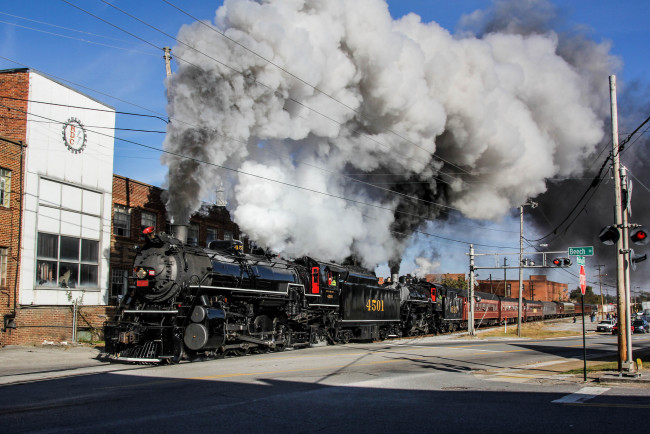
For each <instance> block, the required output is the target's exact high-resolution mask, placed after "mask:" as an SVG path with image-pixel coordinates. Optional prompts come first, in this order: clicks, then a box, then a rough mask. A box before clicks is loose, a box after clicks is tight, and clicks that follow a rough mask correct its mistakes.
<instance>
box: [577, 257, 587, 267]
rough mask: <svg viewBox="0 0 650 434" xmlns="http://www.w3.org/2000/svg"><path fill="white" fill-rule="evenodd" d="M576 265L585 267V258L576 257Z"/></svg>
mask: <svg viewBox="0 0 650 434" xmlns="http://www.w3.org/2000/svg"><path fill="white" fill-rule="evenodd" d="M576 263H577V264H578V265H585V257H584V256H577V257H576Z"/></svg>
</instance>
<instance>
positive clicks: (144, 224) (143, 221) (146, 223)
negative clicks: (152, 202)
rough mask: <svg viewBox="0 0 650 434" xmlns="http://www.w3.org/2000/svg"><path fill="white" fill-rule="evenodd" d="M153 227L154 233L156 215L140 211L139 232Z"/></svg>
mask: <svg viewBox="0 0 650 434" xmlns="http://www.w3.org/2000/svg"><path fill="white" fill-rule="evenodd" d="M151 226H153V229H154V232H155V231H156V214H154V213H152V212H149V211H142V215H141V218H140V232H142V231H144V230H145V229H147V228H148V227H151Z"/></svg>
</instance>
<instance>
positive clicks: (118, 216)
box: [113, 205, 131, 237]
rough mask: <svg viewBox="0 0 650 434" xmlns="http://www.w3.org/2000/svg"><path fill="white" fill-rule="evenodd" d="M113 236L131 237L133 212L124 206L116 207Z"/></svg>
mask: <svg viewBox="0 0 650 434" xmlns="http://www.w3.org/2000/svg"><path fill="white" fill-rule="evenodd" d="M113 234H114V235H119V236H122V237H129V236H131V210H130V209H129V208H127V207H125V206H123V205H115V214H114V216H113Z"/></svg>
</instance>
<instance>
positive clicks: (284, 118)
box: [164, 0, 617, 266]
mask: <svg viewBox="0 0 650 434" xmlns="http://www.w3.org/2000/svg"><path fill="white" fill-rule="evenodd" d="M508 4H509V5H510V6H511V7H510V8H509V9H508V8H504V3H503V2H499V3H496V5H495V7H494V8H493V9H491V10H490V11H489V12H476V13H475V14H472V15H470V16H467V17H465V19H464V21H463V23H462V24H463V27H464V29H465V31H464V32H461V33H459V34H456V35H452V34H450V33H449V31H447V30H445V29H444V28H442V27H440V26H439V25H438V24H436V23H435V22H430V23H423V22H422V21H421V19H420V17H418V16H417V15H415V14H409V15H406V16H404V17H402V18H400V19H398V20H393V19H392V18H391V16H390V14H389V11H388V6H387V4H386V3H385V2H384V1H383V0H357V1H345V0H290V1H288V0H265V1H259V2H256V1H252V0H226V1H225V3H224V5H223V6H222V7H220V8H219V9H218V10H217V12H216V17H215V20H214V23H213V24H212V23H207V22H206V23H194V24H192V25H189V26H184V27H183V28H181V30H180V32H179V35H178V40H180V41H183V44H179V45H178V46H177V47H175V48H174V49H173V53H174V54H175V57H176V60H177V63H178V69H177V72H176V73H175V74H174V75H173V76H172V78H171V79H170V80H169V81H168V86H169V95H170V103H169V107H168V111H169V114H170V117H171V118H172V119H173V120H172V122H171V123H170V125H169V127H168V131H167V132H168V134H167V137H166V139H165V143H164V147H165V149H166V150H168V151H171V152H173V153H178V154H182V155H186V156H191V157H192V158H194V159H195V160H187V159H183V158H179V157H177V156H174V155H167V156H165V157H164V160H165V163H166V164H167V165H168V166H169V177H168V190H169V201H168V204H167V206H168V211H169V213H170V215H171V216H172V217H173V219H174V222H176V223H182V222H186V221H188V220H189V216H190V214H191V213H192V212H193V211H195V210H197V209H198V208H199V206H200V204H201V199H202V198H204V197H207V196H210V195H212V194H214V191H215V190H216V189H217V186H219V185H220V183H221V182H224V184H225V185H226V186H229V188H228V187H227V191H229V192H230V197H229V198H228V199H229V202H230V205H231V207H232V215H233V217H234V219H235V221H236V222H237V223H238V224H239V226H240V227H241V229H242V230H243V231H244V232H245V233H247V234H248V235H249V236H250V237H251V238H252V239H255V240H257V241H258V243H259V244H261V245H265V246H268V247H271V248H272V249H274V250H276V251H286V252H291V253H293V254H297V255H298V254H310V255H313V256H316V257H320V258H326V259H332V260H338V261H340V260H343V259H345V258H346V257H348V256H349V255H351V254H354V255H356V256H357V257H358V258H359V259H361V260H362V261H363V262H364V265H367V266H374V265H375V264H378V263H381V262H385V261H387V260H392V261H393V262H395V261H398V260H399V258H400V256H401V253H402V250H403V249H404V247H405V246H406V244H407V242H408V239H409V236H410V234H411V233H412V231H413V230H415V229H417V228H418V227H420V226H421V225H422V224H423V222H424V221H425V220H426V219H432V218H436V217H444V216H446V215H447V212H448V211H449V210H454V209H455V210H457V211H458V212H460V213H462V214H463V215H464V216H466V217H469V218H479V219H499V218H500V217H502V216H503V215H504V214H505V213H507V212H508V210H509V209H511V208H512V207H514V206H518V205H520V204H521V203H523V202H524V201H525V200H526V199H527V198H534V197H536V196H538V195H539V194H541V193H543V192H545V191H546V180H547V179H552V178H554V177H565V176H571V175H575V174H579V173H581V172H582V167H583V163H584V162H585V159H588V158H589V157H590V155H591V154H593V153H594V151H595V150H596V146H597V145H598V144H599V143H600V142H601V140H602V139H603V137H604V135H605V126H606V123H605V122H603V119H604V118H605V117H606V116H607V115H608V112H609V108H608V97H609V91H608V87H607V76H608V75H610V74H611V73H612V72H614V71H615V69H616V66H617V61H616V59H614V58H613V57H611V56H610V55H609V53H608V51H609V47H608V46H607V45H606V44H596V43H594V42H591V41H587V40H585V39H583V38H580V37H576V36H575V35H574V36H571V37H570V38H568V37H566V36H564V35H561V34H559V33H555V32H553V31H551V30H550V28H549V26H548V25H547V23H548V22H549V20H550V19H552V18H553V10H552V8H551V7H550V6H549V4H548V3H546V2H540V1H528V2H521V1H516V2H510V3H508ZM513 5H516V8H514V6H513ZM513 8H514V9H513ZM505 10H508V11H509V13H510V14H511V15H510V18H508V17H507V16H505V15H504V14H503V11H505ZM513 11H514V12H513ZM210 26H213V27H214V28H211V27H210ZM470 30H471V31H470ZM220 33H223V34H225V36H226V37H227V38H226V37H224V36H223V35H221V34H220ZM233 41H235V42H236V43H235V42H233ZM185 44H187V45H185ZM187 46H190V47H193V48H195V49H196V50H193V49H190V48H188V47H187ZM243 47H246V48H248V49H250V50H251V51H249V50H247V49H245V48H243ZM253 52H254V53H257V54H259V56H258V55H256V54H254V53H253ZM215 59H216V60H215ZM269 61H270V62H269ZM271 62H272V63H271ZM197 160H200V161H206V162H209V163H212V165H207V164H203V163H199V162H197ZM222 167H227V168H230V169H235V170H237V172H235V171H229V170H226V169H223V168H222ZM252 175H256V176H252ZM352 178H354V179H357V180H361V181H363V182H364V183H359V182H354V181H353V180H352ZM269 180H275V181H277V182H272V181H269ZM366 183H372V184H375V185H376V186H379V187H381V188H377V187H375V186H370V185H368V184H366ZM292 185H295V186H300V187H302V189H300V188H295V187H292ZM387 189H391V190H393V191H397V192H399V193H400V194H399V195H398V194H395V193H392V192H388V191H387ZM315 191H316V192H321V193H325V194H319V193H315ZM341 198H346V199H349V200H348V201H346V200H342V199H341ZM414 198H417V199H419V200H415V199H414ZM369 205H373V206H369ZM441 213H442V214H441Z"/></svg>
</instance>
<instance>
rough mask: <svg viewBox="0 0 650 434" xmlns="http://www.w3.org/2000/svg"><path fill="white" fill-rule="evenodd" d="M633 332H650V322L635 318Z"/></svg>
mask: <svg viewBox="0 0 650 434" xmlns="http://www.w3.org/2000/svg"><path fill="white" fill-rule="evenodd" d="M632 332H634V333H648V332H650V324H648V321H646V320H644V319H635V320H634V321H632Z"/></svg>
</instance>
